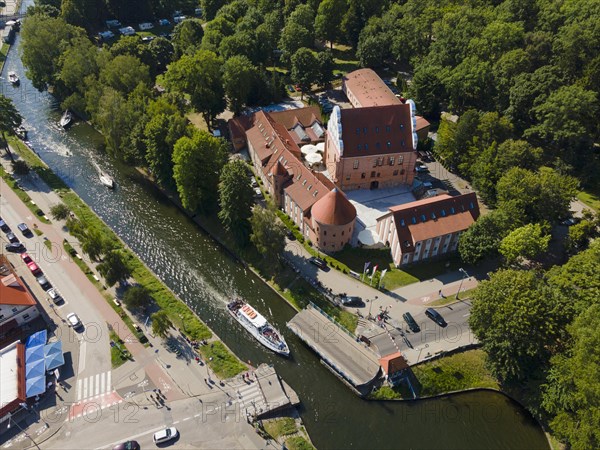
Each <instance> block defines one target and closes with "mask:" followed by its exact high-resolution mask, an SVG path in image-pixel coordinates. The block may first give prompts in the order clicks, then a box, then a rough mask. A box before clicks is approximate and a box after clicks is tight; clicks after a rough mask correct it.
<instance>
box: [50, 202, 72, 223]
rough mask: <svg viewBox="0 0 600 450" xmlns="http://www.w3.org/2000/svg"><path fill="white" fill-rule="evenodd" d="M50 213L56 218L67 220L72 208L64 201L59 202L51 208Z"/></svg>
mask: <svg viewBox="0 0 600 450" xmlns="http://www.w3.org/2000/svg"><path fill="white" fill-rule="evenodd" d="M50 214H51V215H52V218H53V219H54V220H65V219H67V218H68V217H69V215H70V214H71V210H70V209H69V207H68V206H67V205H65V204H64V203H57V204H56V205H52V207H51V208H50Z"/></svg>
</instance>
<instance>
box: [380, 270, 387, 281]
mask: <svg viewBox="0 0 600 450" xmlns="http://www.w3.org/2000/svg"><path fill="white" fill-rule="evenodd" d="M387 271H388V270H387V269H383V270H382V271H381V275H380V276H379V279H380V280H383V277H385V274H386V272H387Z"/></svg>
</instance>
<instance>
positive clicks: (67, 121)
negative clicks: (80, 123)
mask: <svg viewBox="0 0 600 450" xmlns="http://www.w3.org/2000/svg"><path fill="white" fill-rule="evenodd" d="M71 122H73V114H72V113H71V111H69V110H68V109H67V110H66V111H65V112H64V113H63V115H62V117H61V118H60V126H61V127H63V128H67V127H68V126H69V125H71Z"/></svg>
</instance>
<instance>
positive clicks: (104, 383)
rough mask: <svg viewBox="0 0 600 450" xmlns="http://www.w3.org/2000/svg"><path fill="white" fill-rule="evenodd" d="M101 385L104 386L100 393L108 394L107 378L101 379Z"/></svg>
mask: <svg viewBox="0 0 600 450" xmlns="http://www.w3.org/2000/svg"><path fill="white" fill-rule="evenodd" d="M100 384H101V386H102V387H101V388H100V392H102V393H103V394H104V393H105V392H106V391H105V389H106V378H105V377H102V378H100Z"/></svg>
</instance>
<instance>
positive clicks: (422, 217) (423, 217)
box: [421, 214, 427, 222]
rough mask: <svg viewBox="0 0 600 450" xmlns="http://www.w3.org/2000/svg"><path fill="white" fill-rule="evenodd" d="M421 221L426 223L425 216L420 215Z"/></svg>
mask: <svg viewBox="0 0 600 450" xmlns="http://www.w3.org/2000/svg"><path fill="white" fill-rule="evenodd" d="M421 220H422V221H423V222H425V221H427V216H425V214H421Z"/></svg>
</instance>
